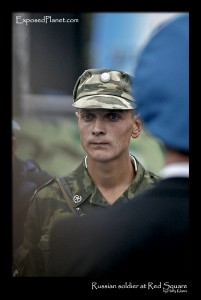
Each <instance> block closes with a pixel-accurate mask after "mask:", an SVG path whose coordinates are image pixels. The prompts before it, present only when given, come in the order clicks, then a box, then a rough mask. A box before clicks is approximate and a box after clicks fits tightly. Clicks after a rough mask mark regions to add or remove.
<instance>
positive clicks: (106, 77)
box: [100, 72, 111, 82]
mask: <svg viewBox="0 0 201 300" xmlns="http://www.w3.org/2000/svg"><path fill="white" fill-rule="evenodd" d="M110 79H111V76H110V73H107V72H104V73H102V74H101V76H100V80H101V81H102V82H108V81H110Z"/></svg>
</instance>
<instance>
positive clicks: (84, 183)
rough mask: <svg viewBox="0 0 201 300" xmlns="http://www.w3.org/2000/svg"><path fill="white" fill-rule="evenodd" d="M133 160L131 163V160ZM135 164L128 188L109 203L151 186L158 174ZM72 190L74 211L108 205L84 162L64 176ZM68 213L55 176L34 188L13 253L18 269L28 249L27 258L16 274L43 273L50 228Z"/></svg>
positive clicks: (129, 198)
mask: <svg viewBox="0 0 201 300" xmlns="http://www.w3.org/2000/svg"><path fill="white" fill-rule="evenodd" d="M134 161H135V163H134ZM134 161H133V164H136V166H137V172H136V176H135V178H134V180H133V182H132V183H131V185H130V186H129V187H128V189H127V190H126V191H125V192H124V193H123V194H122V195H121V196H120V197H119V198H118V199H117V200H116V201H115V203H114V204H112V205H121V204H123V203H126V202H127V201H130V200H131V199H133V197H134V196H135V195H137V194H138V193H139V192H141V191H143V190H145V189H146V188H148V187H151V186H153V185H155V183H156V182H157V181H158V180H159V177H158V176H157V175H155V174H154V173H152V172H150V171H147V170H145V168H144V167H143V166H142V165H141V164H140V163H139V161H137V159H134ZM64 179H65V181H66V182H67V183H68V186H69V187H70V190H71V192H72V199H70V201H71V203H72V206H73V207H74V208H75V210H81V211H82V213H83V214H86V213H87V212H88V211H91V210H92V209H96V210H98V209H105V208H108V207H110V206H111V205H110V204H109V203H108V202H107V201H106V199H105V198H104V197H103V195H102V194H101V193H100V191H99V190H98V188H97V187H96V186H95V184H94V182H93V181H92V179H91V177H90V176H89V174H88V172H87V169H86V167H85V161H84V160H83V161H82V163H81V164H80V165H79V166H78V167H77V168H76V169H75V170H74V171H73V172H72V173H71V174H70V175H67V176H65V177H64ZM66 215H69V216H72V215H73V213H72V210H71V209H70V207H69V206H68V204H67V202H66V200H65V199H64V196H63V194H62V191H61V189H60V187H59V185H58V183H57V181H56V178H54V179H52V180H50V181H49V182H48V183H46V184H45V185H44V186H43V187H42V188H40V189H39V190H37V191H36V193H35V195H34V197H33V199H32V202H31V204H30V207H29V212H28V216H27V221H26V224H25V238H24V245H23V249H22V250H21V252H19V251H18V253H17V254H16V261H17V263H16V264H17V265H18V267H19V268H22V266H20V263H21V262H20V263H19V261H20V260H21V259H20V257H21V256H23V255H24V254H23V253H28V252H29V258H26V261H25V260H24V262H23V264H22V265H23V271H20V274H21V275H20V276H46V271H45V265H46V259H47V255H48V250H49V233H50V228H51V225H52V223H53V221H55V220H56V219H57V218H59V217H62V216H66Z"/></svg>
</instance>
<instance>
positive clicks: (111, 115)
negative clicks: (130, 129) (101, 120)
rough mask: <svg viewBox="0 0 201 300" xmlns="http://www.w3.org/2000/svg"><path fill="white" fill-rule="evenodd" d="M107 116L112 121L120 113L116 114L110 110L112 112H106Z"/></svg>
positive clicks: (117, 117) (118, 116)
mask: <svg viewBox="0 0 201 300" xmlns="http://www.w3.org/2000/svg"><path fill="white" fill-rule="evenodd" d="M108 118H109V119H110V120H112V121H116V120H118V119H119V118H120V115H118V114H117V113H114V112H112V113H109V114H108Z"/></svg>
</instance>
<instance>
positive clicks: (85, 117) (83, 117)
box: [82, 113, 93, 121]
mask: <svg viewBox="0 0 201 300" xmlns="http://www.w3.org/2000/svg"><path fill="white" fill-rule="evenodd" d="M82 119H84V120H85V121H90V120H92V119H93V114H91V113H85V114H82Z"/></svg>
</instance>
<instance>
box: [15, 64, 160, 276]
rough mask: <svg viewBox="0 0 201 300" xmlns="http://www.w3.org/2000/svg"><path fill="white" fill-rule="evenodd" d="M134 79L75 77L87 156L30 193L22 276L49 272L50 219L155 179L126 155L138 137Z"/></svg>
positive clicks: (120, 197) (120, 198)
mask: <svg viewBox="0 0 201 300" xmlns="http://www.w3.org/2000/svg"><path fill="white" fill-rule="evenodd" d="M132 80H133V78H132V76H130V75H129V74H128V73H126V72H124V71H120V70H111V69H90V70H86V71H85V72H84V73H83V74H82V75H81V76H80V77H79V78H78V80H77V82H76V84H75V87H74V93H73V95H74V103H73V106H74V107H76V108H77V110H78V111H77V112H76V116H77V120H78V127H79V131H80V141H81V145H82V147H83V149H84V150H85V152H86V154H87V155H86V156H85V157H84V158H83V161H82V162H81V163H80V165H79V166H78V167H77V168H76V169H75V170H74V171H73V172H72V173H70V174H69V175H67V176H64V177H63V178H55V179H53V180H52V181H51V182H49V183H47V184H45V185H44V186H43V187H42V188H41V189H39V190H38V191H37V192H36V194H35V196H34V197H33V198H32V201H31V205H30V208H29V212H28V215H27V220H26V225H25V238H24V243H23V246H24V249H26V251H28V252H29V254H28V256H26V258H25V260H24V264H23V265H22V272H21V274H22V276H47V271H46V261H47V256H48V253H49V233H50V228H51V225H52V223H53V221H54V220H56V219H57V218H60V217H62V216H65V215H66V216H68V217H72V216H73V214H78V215H79V216H81V215H84V214H87V213H88V212H90V211H102V210H105V209H106V208H110V207H112V206H114V205H115V206H116V205H117V206H118V205H120V206H122V204H124V203H126V202H129V201H131V199H133V198H134V197H135V196H136V195H137V194H139V193H140V192H142V191H144V190H145V189H148V188H151V187H153V186H154V185H155V184H156V182H158V181H159V177H158V176H157V175H155V174H154V173H152V172H150V171H148V170H146V169H145V168H144V167H143V166H142V164H141V163H140V162H139V161H138V160H137V159H136V158H135V157H134V156H132V155H130V154H129V144H130V140H131V138H134V139H136V138H138V136H139V135H140V133H141V128H142V124H141V120H140V118H139V117H138V116H137V114H136V112H135V108H136V105H135V100H134V97H133V95H132ZM69 259H70V258H69Z"/></svg>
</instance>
